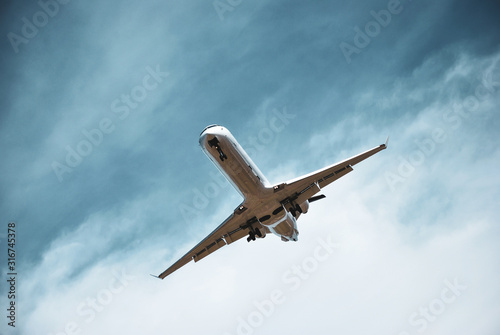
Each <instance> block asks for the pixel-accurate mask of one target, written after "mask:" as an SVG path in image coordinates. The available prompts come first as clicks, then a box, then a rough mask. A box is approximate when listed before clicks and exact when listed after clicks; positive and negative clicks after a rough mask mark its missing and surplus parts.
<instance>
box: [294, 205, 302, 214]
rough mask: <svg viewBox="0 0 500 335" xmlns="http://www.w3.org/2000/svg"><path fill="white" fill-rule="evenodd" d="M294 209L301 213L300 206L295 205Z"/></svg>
mask: <svg viewBox="0 0 500 335" xmlns="http://www.w3.org/2000/svg"><path fill="white" fill-rule="evenodd" d="M295 210H296V211H297V212H299V213H300V214H302V208H300V206H299V205H295Z"/></svg>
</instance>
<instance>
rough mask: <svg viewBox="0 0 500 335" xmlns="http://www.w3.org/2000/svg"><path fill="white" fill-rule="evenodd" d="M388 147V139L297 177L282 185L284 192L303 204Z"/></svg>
mask: <svg viewBox="0 0 500 335" xmlns="http://www.w3.org/2000/svg"><path fill="white" fill-rule="evenodd" d="M386 148H387V141H386V142H385V143H384V144H381V145H379V146H377V147H375V148H373V149H370V150H368V151H365V152H362V153H360V154H359V155H356V156H353V157H351V158H348V159H346V160H344V161H342V162H339V163H335V164H333V165H330V166H327V167H325V168H323V169H319V170H317V171H314V172H312V173H309V174H306V175H304V176H301V177H299V178H295V179H292V180H289V181H287V182H286V183H284V184H282V185H280V187H281V188H283V192H282V194H283V195H284V196H286V197H287V199H288V200H289V201H294V202H295V203H296V204H301V203H303V202H304V201H306V200H308V199H309V198H311V197H312V196H313V195H315V194H316V193H318V192H319V191H320V190H321V189H322V188H323V187H325V186H327V185H329V184H330V183H332V182H334V181H335V180H337V179H339V178H340V177H343V176H345V175H346V174H348V173H349V172H351V171H352V170H353V168H352V166H353V165H356V164H358V163H359V162H361V161H363V160H365V159H367V158H368V157H370V156H372V155H374V154H376V153H377V152H379V151H382V150H384V149H386Z"/></svg>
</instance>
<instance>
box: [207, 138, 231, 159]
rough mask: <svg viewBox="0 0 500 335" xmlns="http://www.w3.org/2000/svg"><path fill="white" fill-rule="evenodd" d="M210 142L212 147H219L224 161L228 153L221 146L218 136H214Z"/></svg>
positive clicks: (220, 155)
mask: <svg viewBox="0 0 500 335" xmlns="http://www.w3.org/2000/svg"><path fill="white" fill-rule="evenodd" d="M208 144H209V145H210V147H211V148H213V147H215V149H217V152H218V153H219V158H220V160H221V161H222V162H223V161H224V159H227V156H226V154H225V153H224V152H223V151H222V149H221V148H220V145H219V144H220V143H219V140H218V139H217V137H214V138H212V139H211V140H209V141H208Z"/></svg>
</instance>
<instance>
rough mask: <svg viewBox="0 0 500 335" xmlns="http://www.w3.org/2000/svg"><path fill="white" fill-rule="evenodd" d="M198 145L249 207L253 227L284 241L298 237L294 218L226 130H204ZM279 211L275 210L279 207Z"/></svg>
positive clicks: (210, 128) (215, 127)
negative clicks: (254, 219)
mask: <svg viewBox="0 0 500 335" xmlns="http://www.w3.org/2000/svg"><path fill="white" fill-rule="evenodd" d="M199 142H200V146H201V148H202V150H203V151H204V152H205V154H206V155H207V156H208V157H209V158H210V160H211V161H212V162H213V163H214V164H215V166H217V168H218V169H219V170H220V171H221V173H222V174H223V175H224V176H225V177H226V178H227V179H228V180H229V182H230V183H231V184H232V185H233V186H234V188H235V189H236V190H237V191H238V192H239V193H240V194H241V195H242V196H243V198H244V199H245V200H244V202H243V203H242V205H241V206H243V207H246V208H252V209H253V211H252V215H253V216H251V217H248V219H249V220H250V219H251V218H252V217H255V218H256V219H257V221H256V222H255V228H264V230H265V232H272V233H274V234H276V235H278V236H280V237H281V238H282V240H285V241H290V240H291V241H296V240H297V237H298V230H297V222H296V218H295V217H294V216H293V215H292V214H291V213H290V212H289V211H287V210H286V208H284V207H283V205H282V204H281V203H280V201H281V200H282V199H280V198H279V193H278V194H277V193H276V192H275V191H276V190H275V189H274V188H273V186H272V185H271V184H270V183H269V181H268V180H267V179H266V177H264V175H263V174H262V172H261V171H260V170H259V168H258V167H257V166H256V165H255V163H254V162H253V161H252V159H251V158H250V157H249V156H248V154H247V153H246V152H245V150H243V148H242V147H241V145H240V144H239V143H238V142H237V141H236V139H235V138H234V137H233V135H232V134H231V133H230V132H229V130H227V129H226V128H224V127H222V126H219V125H212V126H208V127H206V128H205V129H204V130H203V132H202V133H201V135H200V139H199ZM280 206H281V207H283V210H278V209H279V207H280Z"/></svg>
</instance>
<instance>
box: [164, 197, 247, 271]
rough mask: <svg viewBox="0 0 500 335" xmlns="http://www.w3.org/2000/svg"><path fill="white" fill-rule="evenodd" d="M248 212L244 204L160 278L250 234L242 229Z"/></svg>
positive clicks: (245, 229)
mask: <svg viewBox="0 0 500 335" xmlns="http://www.w3.org/2000/svg"><path fill="white" fill-rule="evenodd" d="M245 210H246V207H245V206H244V204H241V205H240V206H238V207H237V208H236V209H235V210H234V213H233V214H231V215H230V216H229V217H228V218H227V219H226V220H224V222H222V223H221V224H220V225H219V226H218V227H217V228H216V229H215V230H214V231H213V232H211V233H210V234H209V235H208V236H207V237H205V238H204V239H203V240H202V241H201V242H200V243H198V244H197V245H196V246H195V247H194V248H193V249H191V250H189V251H188V252H187V253H186V254H185V255H184V256H182V258H181V259H179V260H178V261H177V262H175V263H174V264H173V265H172V266H170V267H169V268H168V269H166V270H165V271H163V272H162V273H161V274H160V275H159V276H158V277H159V278H161V279H164V278H165V277H166V276H168V275H169V274H171V273H172V272H174V271H175V270H177V269H179V268H181V267H182V266H184V265H186V264H187V263H189V262H190V261H191V260H194V261H195V262H198V261H199V260H202V259H203V258H205V257H206V256H208V255H210V254H211V253H212V252H214V251H216V250H218V249H219V248H221V247H223V246H225V245H226V244H231V243H233V242H235V241H237V240H239V239H240V238H242V237H245V236H247V235H248V233H249V229H248V228H241V227H240V226H242V225H244V224H245V223H246V221H247V218H248V215H242V213H243V212H244V211H245ZM245 214H247V213H245Z"/></svg>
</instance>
